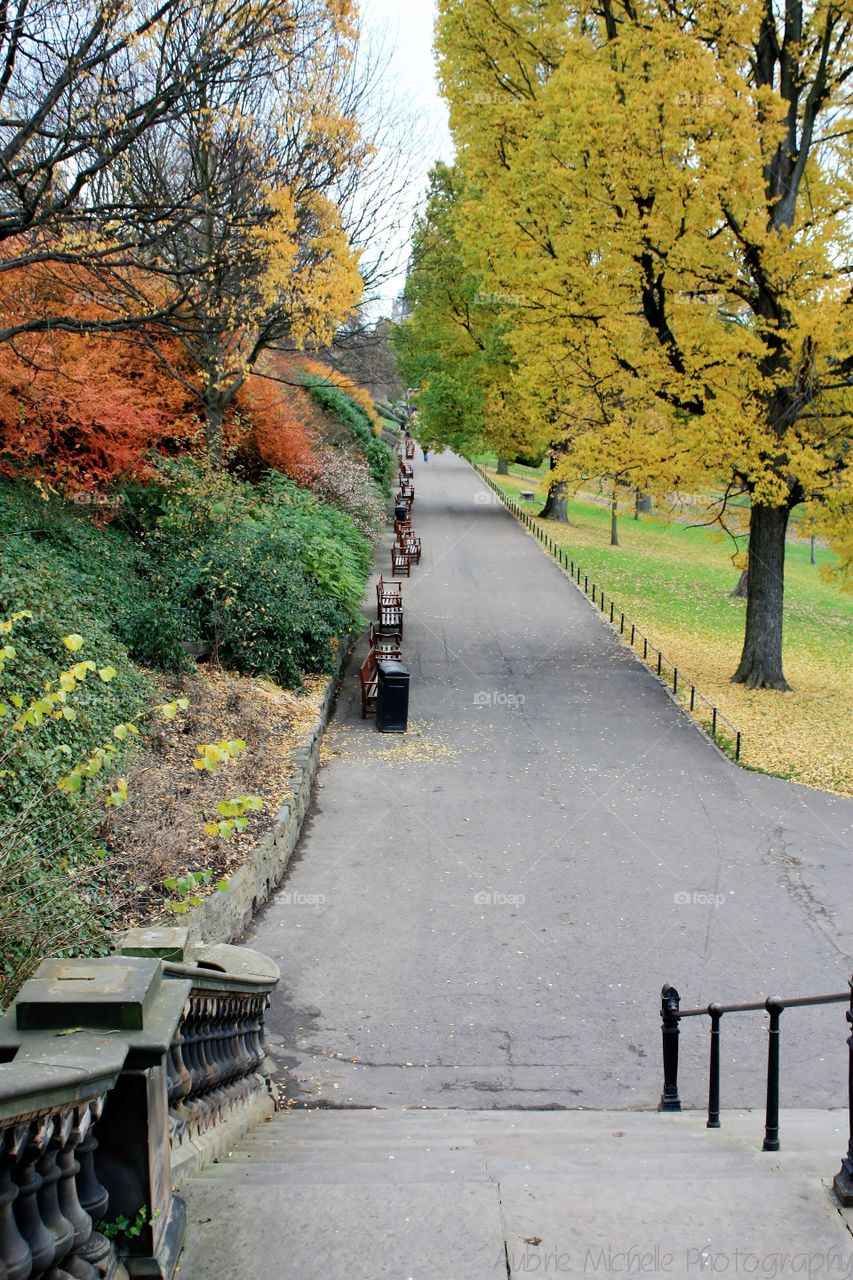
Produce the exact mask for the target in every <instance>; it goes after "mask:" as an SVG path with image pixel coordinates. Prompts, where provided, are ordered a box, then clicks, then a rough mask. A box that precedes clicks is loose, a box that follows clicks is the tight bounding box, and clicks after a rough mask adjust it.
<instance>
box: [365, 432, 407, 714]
mask: <svg viewBox="0 0 853 1280" xmlns="http://www.w3.org/2000/svg"><path fill="white" fill-rule="evenodd" d="M410 445H411V452H410V451H409V446H410ZM413 454H414V442H413V441H411V440H409V439H407V440H406V445H405V458H401V459H400V480H399V483H400V488H399V491H398V493H397V495H396V498H395V503H394V513H395V514H394V545H393V547H392V549H391V577H392V579H393V578H404V577H405V578H408V577H411V573H412V565H413V564H420V562H421V540H420V538H418V537H417V536H416V534H415V531H414V528H413V526H412V507H413V506H414V502H415V486H414V482H413V475H414V470H413V468H412V466H411V463H409V462H408V461H407V459H409V458H411V457H412V456H413ZM402 646H403V584H402V583H401V582H392V583H387V582H385V580H384V578H383V577H382V575H381V574H380V576H379V581H378V582H377V584H376V621H375V622H371V624H370V649H369V650H368V654H367V657H366V658H365V659H364V662H362V664H361V666H360V668H359V672H358V676H359V682H360V684H361V717H362V719H363V720H364V719H366V718H367V716H368V715H369V714H370V713H371V712H373V711H375V710H376V697H377V693H378V690H379V673H378V670H377V663H379V662H382V661H383V660H385V659H393V660H394V661H397V662H399V661H400V659H401V657H402Z"/></svg>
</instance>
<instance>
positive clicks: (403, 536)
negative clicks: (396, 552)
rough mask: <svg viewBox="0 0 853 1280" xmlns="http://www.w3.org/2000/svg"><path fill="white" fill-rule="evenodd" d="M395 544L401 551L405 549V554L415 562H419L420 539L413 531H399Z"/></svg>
mask: <svg viewBox="0 0 853 1280" xmlns="http://www.w3.org/2000/svg"><path fill="white" fill-rule="evenodd" d="M397 544H398V546H399V548H400V550H401V551H405V552H406V553H407V555H408V556H409V557H410V558H411V559H412V560H414V562H415V564H420V562H421V540H420V538H416V537H415V535H414V534H413V533H399V534H398V535H397Z"/></svg>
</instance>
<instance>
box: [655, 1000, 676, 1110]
mask: <svg viewBox="0 0 853 1280" xmlns="http://www.w3.org/2000/svg"><path fill="white" fill-rule="evenodd" d="M660 995H661V1006H660V1016H661V1033H662V1037H663V1093H662V1094H661V1096H660V1106H659V1107H658V1111H680V1110H681V1099H680V1098H679V1096H678V1037H679V1035H680V1034H681V1029H680V1027H679V1025H678V1022H679V1018H678V1009H679V1002H680V999H681V997H680V996H679V994H678V992H677V991H676V989H675V987H670V986H664V988H663V990H662V991H661V993H660Z"/></svg>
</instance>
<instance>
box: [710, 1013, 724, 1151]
mask: <svg viewBox="0 0 853 1280" xmlns="http://www.w3.org/2000/svg"><path fill="white" fill-rule="evenodd" d="M708 1014H709V1016H710V1018H711V1066H710V1071H709V1075H708V1124H707V1128H709V1129H719V1127H720V1019H721V1018H722V1016H723V1011H722V1009H721V1007H720V1006H719V1005H718V1004H709V1005H708Z"/></svg>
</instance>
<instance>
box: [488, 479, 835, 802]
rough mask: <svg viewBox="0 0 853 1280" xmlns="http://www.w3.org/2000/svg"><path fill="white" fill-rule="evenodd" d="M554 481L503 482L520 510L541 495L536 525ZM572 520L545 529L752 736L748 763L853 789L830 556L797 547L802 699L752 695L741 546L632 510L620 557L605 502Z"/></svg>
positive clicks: (796, 649) (794, 658)
mask: <svg viewBox="0 0 853 1280" xmlns="http://www.w3.org/2000/svg"><path fill="white" fill-rule="evenodd" d="M487 461H492V459H488V460H487ZM488 469H489V470H490V472H492V473H493V468H492V467H489V468H488ZM546 474H547V464H544V465H543V467H542V468H541V469H540V470H539V471H534V470H533V469H532V468H523V467H520V466H516V465H513V467H512V474H510V475H509V476H493V478H494V479H495V480H496V482H497V483H498V484H499V485H500V486H501V488H502V489H503V490H504V492H506V493H508V494H510V495H512V496H513V497H514V498H515V500H516V501H520V499H519V494H520V491H521V490H522V489H530V488H534V489H535V490H536V492H537V498H536V500H535V501H533V502H531V503H528V504H526V505H527V508H528V510H529V511H530V513H531V515H535V514H536V512H537V511H538V510H539V509H540V507H541V501H542V498H543V496H544V492H545V478H546ZM522 505H524V504H522ZM568 514H569V520H570V522H571V523H570V524H569V525H568V526H566V525H560V524H556V523H555V522H553V521H542V522H541V523H542V526H543V528H546V529H547V531H548V533H549V534H550V536H551V537H552V538H554V540H555V541H556V542H557V543H558V544H559V545H560V546H562V547H564V548H565V549H566V550H567V551H568V552H569V554H570V555H571V556H572V557H573V558H574V560H575V561H576V562H579V563H580V564H581V566H582V568H583V571H584V573H586V574H588V575H589V577H590V580H591V581H595V582H596V583H597V584H598V585H599V586H600V587H601V588H602V589H603V590H604V591H605V593H606V596H607V598H608V600H609V599H610V597H613V598H614V599H615V600H616V601H617V604H618V607H619V608H620V609H624V610H625V612H626V614H627V615H628V616H629V617H630V619H631V621H632V622H634V623H636V624H637V626H638V627H639V628H640V629H641V630H642V631H643V632H645V633H646V634H647V635H648V636H649V639H650V640H652V641H653V642H654V643H655V644H657V645H659V646H660V647H661V648H662V649H663V650H664V652H665V653H666V654H667V656H668V657H669V658H671V660H672V661H673V662H674V663H675V664H676V665H677V666H678V667H679V670H680V671H682V672H683V673H684V675H686V676H688V677H689V678H691V679H693V680H694V681H695V683H696V686H697V688H698V689H699V690H700V691H701V692H702V693H703V694H704V695H705V696H706V697H708V698H710V699H711V700H712V701H713V702H714V703H715V704H716V705H717V706H718V707H719V708H720V710H721V711H722V712H723V713H724V714H725V715H726V716H727V717H728V718H729V719H730V720H731V721H732V722H733V723H734V724H735V726H736V727H737V728H739V729H740V730H741V731H742V733H743V739H744V746H743V759H744V763H746V764H748V765H750V766H752V767H754V768H760V769H764V770H766V771H767V772H771V773H778V774H781V775H782V776H784V777H791V778H796V779H797V780H799V781H802V782H805V783H808V784H810V785H812V786H819V787H824V788H827V789H830V790H838V791H844V792H850V791H851V790H853V759H851V753H850V751H849V748H848V746H847V742H846V737H847V735H848V734H849V724H850V722H851V719H853V647H851V643H850V641H851V632H853V595H850V594H845V593H843V592H841V591H840V590H839V589H838V588H837V587H836V586H835V585H832V584H830V583H827V582H825V581H824V580H822V579H821V577H820V572H819V571H820V566H821V565H822V564H829V563H830V562H831V559H832V555H831V552H829V551H827V550H826V549H823V548H820V547H819V548H818V549H817V562H818V563H817V565H812V564H810V563H809V545H808V543H807V542H799V541H796V540H792V541H790V542H789V545H788V550H787V555H786V585H785V671H786V675H787V677H788V680H789V682H790V683H791V685H792V686H793V691H792V692H791V693H789V694H783V693H776V692H773V691H768V690H760V691H759V690H747V689H744V688H743V687H742V686H739V685H732V684H731V682H730V677H731V674H732V672H733V671H734V670H735V667H736V666H737V662H738V658H739V656H740V650H741V646H742V643H743V626H744V613H745V609H746V605H745V602H744V601H742V600H735V599H733V598H732V597H731V591H732V589H733V587H734V586H735V584H736V582H737V580H738V576H739V574H738V571H737V570H736V569H735V568H734V566H733V565H732V561H731V556H732V552H733V550H734V546H733V544H732V542H731V539H729V538H727V537H725V535H723V534H722V533H720V532H718V531H717V530H712V529H703V528H692V527H690V526H689V525H688V524H686V523H681V522H678V521H676V520H674V519H671V518H669V517H668V516H667V515H665V514H662V513H657V514H648V515H642V516H641V517H640V519H639V520H638V521H636V520H634V519H633V516H632V514H631V513H630V512H626V513H625V514H623V515H620V518H619V541H620V545H619V546H618V547H611V546H610V545H609V544H610V511H609V508H608V506H607V504H606V503H605V502H601V503H597V502H595V501H592V500H587V499H586V498H583V499H577V500H573V501H570V502H569V504H568Z"/></svg>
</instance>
